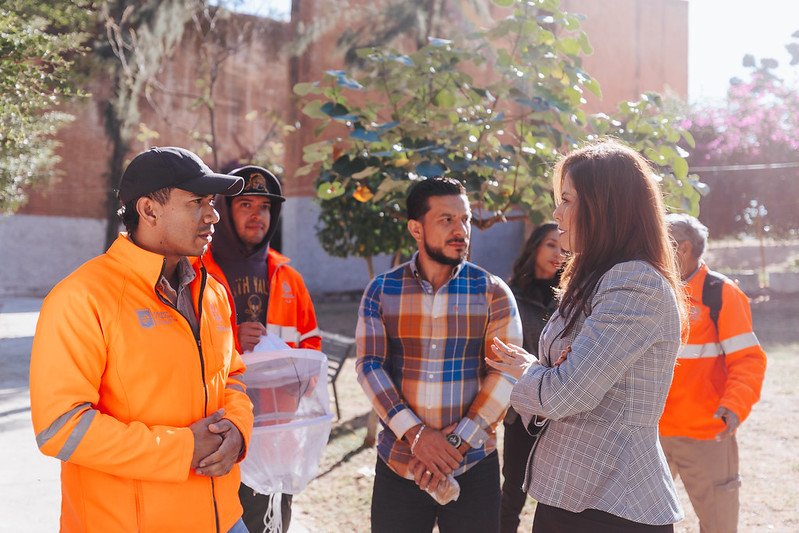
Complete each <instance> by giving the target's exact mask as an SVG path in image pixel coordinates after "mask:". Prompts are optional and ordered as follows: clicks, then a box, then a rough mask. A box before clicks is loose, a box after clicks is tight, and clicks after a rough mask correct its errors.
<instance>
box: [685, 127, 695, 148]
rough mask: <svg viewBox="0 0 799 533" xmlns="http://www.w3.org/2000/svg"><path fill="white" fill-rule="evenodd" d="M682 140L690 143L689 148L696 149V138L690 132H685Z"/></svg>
mask: <svg viewBox="0 0 799 533" xmlns="http://www.w3.org/2000/svg"><path fill="white" fill-rule="evenodd" d="M682 138H683V139H685V142H687V143H688V146H690V147H691V148H696V141H695V140H694V136H693V135H691V132H690V131H688V130H684V131H683V132H682Z"/></svg>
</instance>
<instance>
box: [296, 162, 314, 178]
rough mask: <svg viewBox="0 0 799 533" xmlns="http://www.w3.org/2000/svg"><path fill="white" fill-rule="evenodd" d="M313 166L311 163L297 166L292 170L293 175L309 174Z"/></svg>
mask: <svg viewBox="0 0 799 533" xmlns="http://www.w3.org/2000/svg"><path fill="white" fill-rule="evenodd" d="M313 167H314V165H313V164H310V165H305V166H302V167H300V168H298V169H297V170H296V171H295V172H294V175H295V176H307V175H308V174H310V172H311V170H313Z"/></svg>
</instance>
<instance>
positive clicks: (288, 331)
mask: <svg viewBox="0 0 799 533" xmlns="http://www.w3.org/2000/svg"><path fill="white" fill-rule="evenodd" d="M266 332H267V333H273V334H275V335H277V336H278V337H280V338H281V339H283V340H284V341H285V342H293V343H294V344H298V343H299V342H300V332H299V331H297V328H295V327H293V326H280V325H278V324H267V325H266Z"/></svg>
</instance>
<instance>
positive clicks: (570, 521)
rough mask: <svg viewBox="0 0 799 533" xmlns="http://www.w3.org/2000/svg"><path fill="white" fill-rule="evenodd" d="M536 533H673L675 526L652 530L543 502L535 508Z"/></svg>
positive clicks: (605, 515) (595, 512)
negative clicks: (566, 532) (565, 532)
mask: <svg viewBox="0 0 799 533" xmlns="http://www.w3.org/2000/svg"><path fill="white" fill-rule="evenodd" d="M533 531H534V532H535V533H550V532H551V533H563V532H564V531H568V532H569V533H636V532H639V531H640V532H641V533H673V532H674V525H673V524H667V525H665V526H652V525H649V524H640V523H638V522H633V521H632V520H627V519H625V518H622V517H620V516H616V515H612V514H610V513H606V512H605V511H598V510H597V509H586V510H585V511H583V512H581V513H573V512H571V511H567V510H565V509H560V508H558V507H552V506H551V505H544V504H543V503H541V502H539V503H538V505H537V506H536V508H535V518H534V519H533Z"/></svg>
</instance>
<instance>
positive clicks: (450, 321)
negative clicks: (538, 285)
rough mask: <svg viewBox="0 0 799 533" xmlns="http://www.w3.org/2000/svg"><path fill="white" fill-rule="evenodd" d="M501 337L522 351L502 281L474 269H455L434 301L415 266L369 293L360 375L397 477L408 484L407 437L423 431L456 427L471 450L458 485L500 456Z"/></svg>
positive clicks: (507, 380)
mask: <svg viewBox="0 0 799 533" xmlns="http://www.w3.org/2000/svg"><path fill="white" fill-rule="evenodd" d="M495 336H496V337H499V338H500V339H501V340H503V341H505V342H511V343H514V344H517V345H521V342H522V326H521V322H520V320H519V313H518V311H517V309H516V301H515V299H514V298H513V295H512V293H511V291H510V289H509V288H508V286H507V285H506V284H505V283H504V282H503V281H502V280H501V279H499V278H498V277H496V276H493V275H491V274H489V273H488V272H486V271H485V270H483V269H482V268H480V267H478V266H476V265H474V264H472V263H468V262H465V263H462V264H461V265H459V266H458V267H456V268H455V269H454V271H453V275H452V277H451V278H450V280H449V281H448V282H447V283H445V284H444V285H443V286H442V287H440V288H439V289H438V291H436V292H435V293H434V292H433V288H432V285H431V284H430V283H429V282H427V281H426V280H424V279H423V278H422V277H421V275H420V273H419V271H418V269H417V268H416V256H414V258H413V259H412V260H411V261H410V262H408V263H405V264H404V265H401V266H399V267H397V268H396V269H394V270H391V271H389V272H387V273H385V274H381V275H380V276H377V277H376V278H375V279H374V280H372V282H371V283H370V284H369V286H368V287H367V288H366V290H365V292H364V295H363V298H362V300H361V306H360V309H359V312H358V327H357V331H356V339H357V350H358V358H357V360H356V363H355V366H356V371H357V372H358V381H359V383H360V384H361V387H362V388H363V390H364V392H365V393H366V395H367V396H368V397H369V400H370V401H371V402H372V405H373V407H374V408H375V410H376V411H377V414H378V415H379V417H380V419H381V422H382V423H383V426H384V429H383V431H381V432H380V435H379V436H378V444H377V451H378V454H379V455H380V457H381V458H382V459H383V460H384V461H385V462H386V463H387V464H388V465H389V466H390V467H391V468H392V469H393V470H394V471H395V472H397V473H398V474H399V475H401V476H406V472H407V464H408V462H409V460H410V458H411V453H410V447H409V446H408V444H407V443H406V442H405V441H403V440H401V437H402V436H403V435H404V434H405V432H406V431H408V430H409V429H410V428H412V427H413V426H415V425H417V424H420V423H424V424H426V425H427V426H428V427H431V428H436V429H443V428H445V427H447V426H450V425H452V424H457V427H456V428H455V430H454V432H455V433H457V434H459V435H460V436H461V437H462V438H463V440H464V441H466V442H468V443H469V445H470V446H471V449H470V450H469V451H468V452H467V453H466V456H465V457H464V460H463V463H461V466H460V467H459V468H458V469H457V470H456V471H455V475H459V474H461V473H463V472H465V471H466V470H468V469H469V468H470V467H471V466H472V465H474V464H476V463H477V462H478V461H480V460H481V459H482V458H483V457H485V456H487V455H488V454H490V453H491V452H493V451H494V450H495V449H496V439H495V429H496V426H497V424H498V423H499V422H500V421H501V420H502V417H503V416H504V414H505V410H506V409H507V407H508V404H509V398H510V393H511V389H512V388H513V385H514V380H513V378H512V377H510V376H508V375H506V374H503V373H501V372H499V371H497V370H494V369H492V368H491V367H489V366H488V365H486V364H485V360H484V358H485V356H486V355H487V354H488V355H490V356H491V357H493V356H494V355H493V352H491V350H490V348H489V347H490V345H491V341H492V339H493V338H494V337H495ZM406 477H407V476H406Z"/></svg>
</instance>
